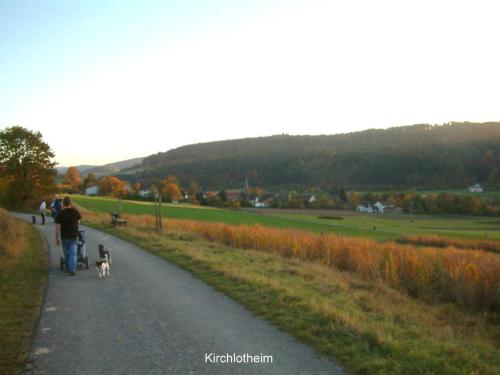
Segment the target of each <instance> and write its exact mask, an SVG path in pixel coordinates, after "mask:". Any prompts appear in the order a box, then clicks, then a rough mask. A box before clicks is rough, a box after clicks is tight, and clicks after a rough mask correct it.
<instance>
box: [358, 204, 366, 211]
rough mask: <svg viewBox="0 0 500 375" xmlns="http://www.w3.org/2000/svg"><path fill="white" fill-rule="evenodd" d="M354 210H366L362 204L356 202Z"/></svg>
mask: <svg viewBox="0 0 500 375" xmlns="http://www.w3.org/2000/svg"><path fill="white" fill-rule="evenodd" d="M356 211H358V212H366V207H365V206H363V205H362V204H358V207H356Z"/></svg>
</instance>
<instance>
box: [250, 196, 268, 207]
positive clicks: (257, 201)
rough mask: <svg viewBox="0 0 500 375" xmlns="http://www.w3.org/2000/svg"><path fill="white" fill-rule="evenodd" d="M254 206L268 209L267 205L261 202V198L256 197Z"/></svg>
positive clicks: (253, 202)
mask: <svg viewBox="0 0 500 375" xmlns="http://www.w3.org/2000/svg"><path fill="white" fill-rule="evenodd" d="M252 206H254V207H255V208H266V207H267V204H266V203H264V202H259V197H256V198H255V199H254V200H253V201H252Z"/></svg>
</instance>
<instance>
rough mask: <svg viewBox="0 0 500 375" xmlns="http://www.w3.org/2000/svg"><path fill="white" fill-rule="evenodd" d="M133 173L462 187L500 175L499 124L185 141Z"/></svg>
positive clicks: (217, 185)
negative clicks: (189, 143)
mask: <svg viewBox="0 0 500 375" xmlns="http://www.w3.org/2000/svg"><path fill="white" fill-rule="evenodd" d="M142 167H143V168H144V170H143V171H141V172H138V173H136V174H135V175H128V176H125V178H127V179H129V180H136V179H138V180H141V181H142V182H143V183H145V184H148V183H151V182H153V181H154V180H155V179H159V178H163V177H165V176H166V175H168V174H173V175H175V176H177V177H178V178H179V179H180V181H181V183H182V184H183V185H185V186H188V185H189V183H190V182H191V181H197V182H198V183H199V184H200V185H201V186H202V187H203V188H204V189H207V190H217V189H222V188H224V189H229V188H240V187H242V186H243V181H244V180H245V177H248V179H249V182H250V184H251V185H253V186H255V185H256V186H260V187H264V188H271V187H275V188H276V187H282V186H287V187H294V188H297V189H308V188H311V187H315V188H319V189H329V188H331V187H335V186H345V187H349V188H362V189H367V188H373V189H381V188H382V189H399V188H463V187H464V186H467V185H468V184H472V183H475V182H486V183H489V184H490V185H494V184H498V183H499V182H500V170H499V168H500V123H498V122H495V123H493V122H491V123H481V124H476V123H451V124H447V125H441V126H432V125H426V124H423V125H413V126H403V127H395V128H389V129H387V130H381V129H371V130H366V131H362V132H355V133H349V134H338V135H320V136H290V135H276V136H272V137H261V138H247V139H237V140H229V141H219V142H210V143H200V144H195V145H189V146H183V147H179V148H176V149H173V150H169V151H167V152H164V153H158V154H155V155H151V156H148V157H146V158H145V159H144V160H143V161H142Z"/></svg>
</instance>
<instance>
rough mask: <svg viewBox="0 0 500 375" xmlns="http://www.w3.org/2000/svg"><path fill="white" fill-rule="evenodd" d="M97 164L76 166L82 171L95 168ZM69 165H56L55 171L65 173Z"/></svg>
mask: <svg viewBox="0 0 500 375" xmlns="http://www.w3.org/2000/svg"><path fill="white" fill-rule="evenodd" d="M96 167H97V165H77V166H76V168H77V169H78V170H79V171H80V173H82V174H83V173H84V172H85V171H87V170H89V169H91V168H96ZM68 168H69V167H57V168H56V169H57V173H58V174H65V173H66V171H67V170H68Z"/></svg>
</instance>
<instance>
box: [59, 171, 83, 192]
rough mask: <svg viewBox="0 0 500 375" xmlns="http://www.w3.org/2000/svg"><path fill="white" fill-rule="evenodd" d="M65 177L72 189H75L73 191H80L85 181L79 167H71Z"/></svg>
mask: <svg viewBox="0 0 500 375" xmlns="http://www.w3.org/2000/svg"><path fill="white" fill-rule="evenodd" d="M64 177H65V178H66V181H67V182H68V184H69V185H70V186H71V189H73V191H78V190H80V188H81V186H82V183H83V179H82V175H81V174H80V171H79V170H78V168H77V167H69V168H68V170H67V171H66V173H65V174H64Z"/></svg>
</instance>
